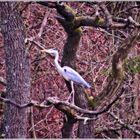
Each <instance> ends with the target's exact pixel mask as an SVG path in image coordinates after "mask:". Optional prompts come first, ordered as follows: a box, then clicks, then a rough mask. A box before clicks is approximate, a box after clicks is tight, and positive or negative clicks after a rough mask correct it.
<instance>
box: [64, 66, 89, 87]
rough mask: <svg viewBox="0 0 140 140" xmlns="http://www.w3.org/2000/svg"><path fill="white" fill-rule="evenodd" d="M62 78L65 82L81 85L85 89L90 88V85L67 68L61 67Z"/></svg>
mask: <svg viewBox="0 0 140 140" xmlns="http://www.w3.org/2000/svg"><path fill="white" fill-rule="evenodd" d="M63 70H64V72H63V76H64V78H65V79H66V80H71V81H74V82H75V83H77V84H81V85H83V86H85V87H87V88H90V87H91V86H90V84H89V83H87V82H86V81H85V80H84V79H83V78H82V76H81V75H80V74H79V73H78V72H76V71H75V70H74V69H72V68H70V67H68V66H64V67H63Z"/></svg>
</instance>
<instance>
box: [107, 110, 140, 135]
mask: <svg viewBox="0 0 140 140" xmlns="http://www.w3.org/2000/svg"><path fill="white" fill-rule="evenodd" d="M108 114H109V115H110V116H111V117H112V118H114V119H115V120H116V121H117V122H118V123H119V124H120V125H122V126H123V127H125V128H126V129H128V130H131V131H132V132H133V133H135V134H136V135H138V136H140V131H139V130H137V129H136V128H134V127H132V126H131V125H129V124H126V123H125V122H123V121H122V120H121V119H120V118H118V117H117V116H116V115H115V114H114V113H112V112H108Z"/></svg>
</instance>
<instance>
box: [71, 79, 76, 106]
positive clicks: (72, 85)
mask: <svg viewBox="0 0 140 140" xmlns="http://www.w3.org/2000/svg"><path fill="white" fill-rule="evenodd" d="M70 83H71V89H72V91H71V95H72V103H73V104H74V93H75V91H74V83H73V81H71V82H70Z"/></svg>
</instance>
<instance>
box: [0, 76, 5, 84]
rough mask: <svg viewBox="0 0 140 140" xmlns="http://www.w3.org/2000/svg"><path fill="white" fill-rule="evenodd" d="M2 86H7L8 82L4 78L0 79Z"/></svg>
mask: <svg viewBox="0 0 140 140" xmlns="http://www.w3.org/2000/svg"><path fill="white" fill-rule="evenodd" d="M0 84H2V85H3V86H6V80H5V79H4V78H3V77H0Z"/></svg>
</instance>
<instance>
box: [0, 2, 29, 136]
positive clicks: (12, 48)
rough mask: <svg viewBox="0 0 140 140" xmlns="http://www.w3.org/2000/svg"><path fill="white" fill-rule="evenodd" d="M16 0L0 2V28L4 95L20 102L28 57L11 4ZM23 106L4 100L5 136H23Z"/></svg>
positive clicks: (25, 97) (26, 83) (19, 21)
mask: <svg viewBox="0 0 140 140" xmlns="http://www.w3.org/2000/svg"><path fill="white" fill-rule="evenodd" d="M15 5H16V2H1V3H0V16H1V22H2V23H1V32H2V34H3V37H4V49H5V57H6V80H7V86H6V90H7V93H6V98H8V99H10V100H12V101H14V102H16V103H18V104H23V103H27V102H28V101H29V97H30V69H29V59H28V57H27V52H26V51H25V42H24V40H25V32H24V25H23V21H22V18H21V16H20V14H19V13H18V11H17V10H16V8H15ZM27 117H28V116H27V108H25V109H19V108H17V107H15V106H13V105H10V104H6V106H5V111H4V128H3V129H4V134H5V137H6V138H26V137H27V126H28V119H27Z"/></svg>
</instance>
